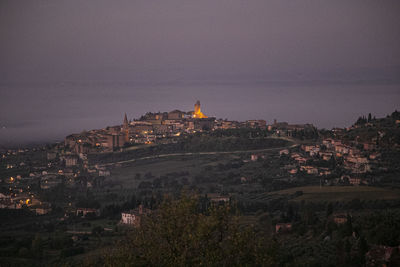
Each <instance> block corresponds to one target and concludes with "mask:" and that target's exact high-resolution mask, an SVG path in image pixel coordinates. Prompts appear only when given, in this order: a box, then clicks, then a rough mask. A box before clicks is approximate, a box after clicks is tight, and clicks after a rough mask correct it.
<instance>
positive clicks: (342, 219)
mask: <svg viewBox="0 0 400 267" xmlns="http://www.w3.org/2000/svg"><path fill="white" fill-rule="evenodd" d="M333 221H334V222H335V223H336V224H344V223H346V222H347V215H346V214H343V213H338V214H335V215H333Z"/></svg>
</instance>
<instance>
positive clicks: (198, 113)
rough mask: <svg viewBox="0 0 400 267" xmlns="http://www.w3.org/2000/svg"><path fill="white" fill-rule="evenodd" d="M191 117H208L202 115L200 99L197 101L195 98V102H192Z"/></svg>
mask: <svg viewBox="0 0 400 267" xmlns="http://www.w3.org/2000/svg"><path fill="white" fill-rule="evenodd" d="M193 118H196V119H204V118H208V117H207V116H206V115H204V114H203V113H202V112H201V109H200V101H199V100H197V102H196V104H194V113H193Z"/></svg>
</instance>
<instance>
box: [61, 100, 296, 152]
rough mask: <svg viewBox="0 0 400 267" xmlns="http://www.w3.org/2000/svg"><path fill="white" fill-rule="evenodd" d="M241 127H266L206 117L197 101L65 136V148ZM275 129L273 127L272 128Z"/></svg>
mask: <svg viewBox="0 0 400 267" xmlns="http://www.w3.org/2000/svg"><path fill="white" fill-rule="evenodd" d="M286 126H288V127H291V126H290V125H286ZM243 127H247V128H260V129H266V128H267V124H266V121H265V120H248V121H245V122H238V121H228V120H222V119H219V120H217V119H216V118H215V117H208V116H206V115H205V114H204V113H203V112H202V111H201V106H200V101H197V102H196V103H195V105H194V111H189V112H184V111H180V110H173V111H171V112H157V113H153V112H148V113H146V114H145V115H143V116H141V117H140V118H139V119H137V120H128V118H127V116H126V114H125V116H124V120H123V124H122V125H117V126H112V127H107V128H104V129H99V130H90V131H85V132H82V133H80V134H71V135H69V136H67V137H66V138H65V147H66V148H67V150H69V151H71V152H74V153H76V154H80V153H83V154H87V153H98V152H110V151H115V150H121V149H127V148H129V147H131V146H134V145H137V144H153V143H158V144H166V143H173V142H176V138H177V137H179V136H181V135H183V134H190V133H195V132H201V131H212V130H218V129H238V128H243ZM275 128H276V127H275V126H272V128H271V129H275Z"/></svg>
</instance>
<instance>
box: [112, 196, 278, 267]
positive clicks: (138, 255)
mask: <svg viewBox="0 0 400 267" xmlns="http://www.w3.org/2000/svg"><path fill="white" fill-rule="evenodd" d="M232 213H233V212H232V209H231V207H229V206H227V205H223V206H216V207H212V208H210V209H208V210H207V211H206V212H204V213H202V212H199V203H198V201H197V200H195V199H193V198H187V197H184V198H183V199H181V200H167V201H165V202H164V203H163V204H162V205H161V207H160V209H159V210H158V211H157V212H156V213H154V214H152V216H149V217H147V218H144V220H143V221H142V226H141V227H140V228H139V229H136V230H135V231H133V232H132V233H130V234H129V236H128V237H127V239H126V240H124V241H121V242H120V244H119V245H118V246H117V248H116V249H114V250H113V251H112V252H111V253H110V254H109V255H108V256H107V257H106V258H105V264H106V265H108V266H144V265H146V266H183V265H185V266H193V265H196V266H198V265H204V266H250V265H251V266H254V265H262V266H273V265H276V261H277V258H276V254H277V245H276V243H275V242H273V241H271V240H269V241H267V240H264V239H261V238H260V237H259V236H257V235H256V233H255V232H254V230H253V229H252V228H250V227H243V226H240V225H239V223H238V217H237V216H235V215H233V214H232Z"/></svg>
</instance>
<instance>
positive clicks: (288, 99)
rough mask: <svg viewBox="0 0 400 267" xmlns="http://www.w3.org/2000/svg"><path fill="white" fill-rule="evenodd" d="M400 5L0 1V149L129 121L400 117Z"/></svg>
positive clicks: (324, 122)
mask: <svg viewBox="0 0 400 267" xmlns="http://www.w3.org/2000/svg"><path fill="white" fill-rule="evenodd" d="M398 14H400V2H399V1H396V0H388V1H384V2H378V1H373V0H366V1H361V0H350V1H317V0H310V1H289V0H252V1H242V0H229V1H228V0H218V1H215V0H203V1H187V0H170V1H163V0H155V1H145V0H135V1H125V0H121V1H112V2H110V1H104V0H96V1H94V0H87V1H84V2H82V1H74V0H72V1H11V0H3V1H0V38H1V42H0V125H3V126H4V127H6V128H5V129H4V128H2V129H1V130H0V144H1V145H7V144H10V143H16V144H21V145H22V144H24V143H26V142H31V141H46V140H48V141H52V140H62V138H63V137H64V136H65V135H67V134H70V133H73V132H80V131H82V130H83V129H92V128H101V127H105V126H107V125H112V124H118V123H120V122H121V118H122V116H123V114H124V113H125V112H126V113H127V114H128V115H129V117H130V118H137V117H139V116H140V115H142V114H143V113H145V112H147V111H169V110H172V109H182V110H192V109H193V104H194V102H195V101H196V100H200V101H201V103H202V105H203V109H204V112H205V113H206V114H209V115H212V116H216V117H217V118H228V119H232V120H246V119H265V120H267V121H269V122H270V121H271V120H273V119H275V118H276V119H278V120H280V121H288V122H290V123H307V122H309V123H313V124H315V125H316V126H318V127H324V128H331V127H335V126H338V127H344V126H349V125H351V123H352V122H354V120H355V119H356V118H357V117H358V116H360V115H365V114H368V113H369V112H371V113H373V114H374V115H376V116H385V115H386V114H388V113H391V112H392V111H394V110H395V109H400V106H399V104H398V103H400V101H399V100H400V49H399V47H400V34H399V32H400V28H399V27H400V16H399V15H398Z"/></svg>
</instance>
